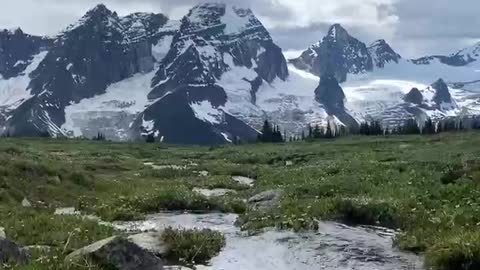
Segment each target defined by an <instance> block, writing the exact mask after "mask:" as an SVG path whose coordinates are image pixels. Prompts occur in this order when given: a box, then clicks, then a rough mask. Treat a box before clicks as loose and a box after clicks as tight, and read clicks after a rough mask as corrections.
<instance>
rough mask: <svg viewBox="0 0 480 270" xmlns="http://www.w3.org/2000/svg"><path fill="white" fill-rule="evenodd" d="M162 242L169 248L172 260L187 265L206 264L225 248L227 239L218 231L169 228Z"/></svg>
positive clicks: (169, 255) (163, 235)
mask: <svg viewBox="0 0 480 270" xmlns="http://www.w3.org/2000/svg"><path fill="white" fill-rule="evenodd" d="M162 241H163V242H164V243H166V245H167V246H168V257H169V259H170V260H174V261H179V262H181V263H184V264H187V265H194V264H205V263H207V262H208V261H210V259H212V258H213V257H215V256H217V255H218V254H219V253H220V251H221V250H222V249H223V247H225V244H226V243H225V237H224V236H223V235H222V234H221V233H220V232H216V231H212V230H209V229H203V230H177V229H172V228H167V229H165V231H164V232H163V234H162Z"/></svg>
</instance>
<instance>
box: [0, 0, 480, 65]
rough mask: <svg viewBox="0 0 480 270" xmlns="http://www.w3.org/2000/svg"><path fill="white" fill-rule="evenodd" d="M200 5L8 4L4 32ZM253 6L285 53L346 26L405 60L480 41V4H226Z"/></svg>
mask: <svg viewBox="0 0 480 270" xmlns="http://www.w3.org/2000/svg"><path fill="white" fill-rule="evenodd" d="M198 2H203V1H199V0H103V1H99V0H3V1H2V3H1V8H0V28H13V27H18V26H19V27H21V28H22V29H24V31H25V32H29V33H33V34H48V35H53V34H55V33H57V32H59V31H60V30H62V29H63V28H64V27H66V26H67V25H68V24H70V23H73V22H74V21H76V20H77V19H78V18H80V17H81V16H82V15H83V14H84V13H85V12H86V11H87V10H88V9H90V8H92V7H93V6H95V5H96V4H98V3H104V4H106V5H107V7H109V8H110V9H111V10H115V11H117V12H118V13H119V14H121V15H124V14H128V13H131V12H135V11H148V12H163V13H165V14H167V15H169V16H170V17H172V18H175V19H179V18H181V17H182V16H183V15H184V14H186V12H187V11H188V9H189V8H190V7H191V6H192V5H194V4H195V3H198ZM223 2H226V3H229V4H235V5H238V6H248V7H251V8H252V9H253V11H254V12H255V14H256V15H257V16H258V17H259V18H260V20H261V21H262V22H263V23H264V24H265V26H266V27H267V29H268V30H269V31H270V33H271V34H272V36H273V38H274V39H275V41H276V42H277V43H278V44H279V45H280V46H281V47H282V48H283V49H284V50H302V49H304V48H306V47H308V46H309V45H310V44H312V43H314V42H316V41H318V40H319V39H321V38H322V37H323V35H324V34H325V32H326V30H327V29H328V26H329V25H331V24H332V23H341V24H342V25H344V26H345V28H347V30H348V31H349V32H350V33H351V34H352V35H354V36H356V37H357V38H359V39H360V40H362V41H364V42H366V43H371V42H373V41H374V40H376V39H379V38H383V39H386V40H387V41H388V42H389V43H390V44H391V45H392V47H393V48H394V49H395V50H397V51H398V52H399V53H400V54H402V55H403V56H404V57H419V56H423V55H427V54H448V53H450V52H453V51H456V50H458V49H460V48H462V47H465V46H469V45H473V44H474V43H475V42H478V41H480V27H479V26H480V16H479V12H478V11H479V10H480V1H479V0H457V1H452V0H225V1H223Z"/></svg>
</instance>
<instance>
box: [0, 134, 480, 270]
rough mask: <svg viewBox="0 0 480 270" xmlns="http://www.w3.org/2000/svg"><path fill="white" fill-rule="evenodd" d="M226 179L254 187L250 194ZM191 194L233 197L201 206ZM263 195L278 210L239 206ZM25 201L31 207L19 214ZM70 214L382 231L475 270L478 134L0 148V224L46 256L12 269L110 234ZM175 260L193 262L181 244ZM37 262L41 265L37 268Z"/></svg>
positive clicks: (479, 213) (434, 262) (433, 259)
mask: <svg viewBox="0 0 480 270" xmlns="http://www.w3.org/2000/svg"><path fill="white" fill-rule="evenodd" d="M150 163H151V164H150ZM152 164H153V165H155V166H157V167H155V166H152ZM171 165H175V166H177V167H172V166H171ZM201 171H208V175H202V174H200V172H201ZM232 176H246V177H251V178H254V179H256V184H255V187H253V188H248V187H246V186H243V185H241V184H239V183H237V182H235V181H233V180H232ZM194 188H207V189H214V188H226V189H232V190H235V191H236V192H235V193H229V194H228V195H226V196H224V197H219V198H208V199H207V198H205V197H202V196H201V195H199V194H196V193H194V192H193V191H192V190H193V189H194ZM271 189H282V190H283V191H284V197H283V199H282V203H281V206H280V208H278V209H272V210H270V211H269V212H266V213H265V212H256V211H253V210H248V209H247V207H246V205H245V203H244V200H245V199H248V198H249V197H250V196H252V195H255V194H257V193H259V192H262V191H266V190H271ZM24 198H27V199H28V200H29V201H30V202H31V204H32V206H33V207H32V208H22V207H21V201H22V200H23V199H24ZM72 206H75V207H76V208H77V209H78V210H81V211H82V212H84V213H85V214H93V215H96V216H99V217H101V218H102V219H103V220H106V221H113V220H133V219H142V218H143V217H144V216H145V215H146V214H149V213H155V212H159V211H168V210H182V211H200V212H201V211H222V212H236V213H242V215H241V217H240V219H239V222H238V224H239V225H240V226H242V228H243V229H245V230H249V231H252V232H255V231H257V230H260V229H262V228H265V227H272V226H276V227H278V228H282V229H288V228H291V229H295V230H298V231H300V230H311V229H315V228H316V220H318V219H324V220H335V221H340V222H344V223H348V224H369V225H380V226H386V227H390V228H395V229H400V230H401V231H402V232H401V233H400V234H399V235H398V237H397V239H396V241H395V244H396V245H397V246H398V247H400V248H401V249H403V250H408V251H413V252H416V253H422V254H425V256H426V261H427V264H428V265H429V266H432V267H433V268H434V269H438V270H451V269H455V270H457V269H460V270H461V269H464V270H470V269H478V263H479V260H480V245H479V244H478V243H480V242H479V240H480V236H479V233H478V231H479V229H480V136H479V133H477V132H458V133H441V134H437V135H430V136H420V135H409V136H392V137H389V136H381V137H375V136H372V137H360V136H354V137H342V138H338V139H335V140H319V141H313V142H296V143H289V144H282V143H280V144H255V145H242V146H219V147H174V146H168V145H162V144H158V143H154V144H147V143H143V144H129V143H124V144H121V143H111V142H106V141H85V140H50V139H10V138H8V139H1V140H0V214H1V217H2V218H1V219H0V226H1V227H5V228H6V233H7V236H8V237H9V238H10V239H12V240H13V241H16V242H18V243H19V244H22V245H48V246H51V247H52V251H51V252H50V253H49V254H47V255H41V256H40V255H39V256H36V255H35V256H36V257H35V259H36V260H35V263H34V264H35V266H27V268H25V267H23V268H20V269H41V270H43V269H62V268H61V267H60V268H55V267H54V266H52V265H55V263H53V261H55V260H54V259H53V258H56V260H58V261H62V258H63V256H65V254H67V253H68V252H70V251H71V250H74V249H76V248H79V247H81V246H84V245H87V244H90V243H93V242H95V241H97V240H101V239H103V238H106V237H108V236H110V235H113V234H116V233H117V232H115V231H113V230H112V229H111V228H108V227H104V226H100V225H98V224H97V223H95V222H92V221H88V220H83V219H79V218H75V217H59V216H55V215H53V212H54V209H55V208H56V207H72ZM186 242H187V243H188V241H186ZM67 243H68V245H67ZM177 254H183V255H182V256H179V258H184V259H185V260H186V261H191V260H193V259H192V256H191V254H192V252H191V249H190V248H187V247H185V246H182V247H181V248H180V251H178V252H177ZM189 254H190V255H189ZM40 259H41V260H40ZM195 260H199V257H198V256H196V257H195ZM42 261H43V262H45V261H49V264H48V263H45V264H43V265H49V266H48V267H47V266H45V267H44V268H42V267H40V266H38V264H39V263H41V262H42ZM29 267H30V268H29Z"/></svg>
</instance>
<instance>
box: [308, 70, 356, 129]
mask: <svg viewBox="0 0 480 270" xmlns="http://www.w3.org/2000/svg"><path fill="white" fill-rule="evenodd" d="M315 100H316V101H318V102H319V103H321V104H322V105H323V106H324V108H325V110H326V112H327V113H328V114H329V115H334V116H336V117H337V118H338V119H339V120H340V121H341V122H342V123H344V124H345V125H347V126H349V127H350V128H354V129H355V128H357V127H358V123H357V121H356V120H355V119H354V118H353V117H352V116H351V115H349V114H348V113H347V112H346V110H345V93H344V92H343V89H342V87H341V86H340V85H339V84H338V80H337V78H335V76H333V74H330V75H324V76H323V77H321V78H320V85H319V86H318V87H317V89H315Z"/></svg>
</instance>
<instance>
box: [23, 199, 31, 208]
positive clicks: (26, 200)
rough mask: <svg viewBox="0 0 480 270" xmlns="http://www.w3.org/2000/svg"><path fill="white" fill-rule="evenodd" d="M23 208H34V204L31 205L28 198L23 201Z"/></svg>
mask: <svg viewBox="0 0 480 270" xmlns="http://www.w3.org/2000/svg"><path fill="white" fill-rule="evenodd" d="M22 206H23V207H26V208H30V207H32V204H31V203H30V201H29V200H28V199H27V198H24V199H23V201H22Z"/></svg>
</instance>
